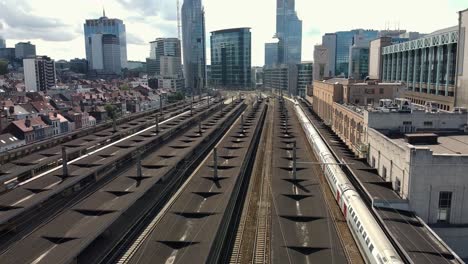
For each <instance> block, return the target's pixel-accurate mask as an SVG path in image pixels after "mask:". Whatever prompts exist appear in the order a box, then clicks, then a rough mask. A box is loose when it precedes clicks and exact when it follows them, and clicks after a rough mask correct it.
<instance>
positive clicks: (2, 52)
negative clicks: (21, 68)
mask: <svg viewBox="0 0 468 264" xmlns="http://www.w3.org/2000/svg"><path fill="white" fill-rule="evenodd" d="M0 59H5V60H7V61H13V60H14V59H15V48H1V49H0Z"/></svg>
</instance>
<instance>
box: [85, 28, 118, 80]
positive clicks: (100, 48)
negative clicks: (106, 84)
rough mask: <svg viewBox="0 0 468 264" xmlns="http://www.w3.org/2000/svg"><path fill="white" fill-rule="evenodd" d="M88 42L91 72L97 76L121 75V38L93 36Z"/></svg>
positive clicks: (107, 35) (102, 35)
mask: <svg viewBox="0 0 468 264" xmlns="http://www.w3.org/2000/svg"><path fill="white" fill-rule="evenodd" d="M88 41H89V44H90V47H89V54H88V55H89V57H88V60H89V68H90V70H92V71H95V72H96V73H97V74H120V73H121V71H122V65H121V63H122V60H121V54H120V52H121V51H122V49H121V46H120V39H119V37H117V36H116V35H112V34H92V35H90V36H89V37H88Z"/></svg>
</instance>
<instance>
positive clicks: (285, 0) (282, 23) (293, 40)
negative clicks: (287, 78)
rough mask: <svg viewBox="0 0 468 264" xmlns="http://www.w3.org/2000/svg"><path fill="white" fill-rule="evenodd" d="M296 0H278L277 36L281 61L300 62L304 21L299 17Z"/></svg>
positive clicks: (279, 59)
mask: <svg viewBox="0 0 468 264" xmlns="http://www.w3.org/2000/svg"><path fill="white" fill-rule="evenodd" d="M294 9H295V1H294V0H277V9H276V36H277V37H278V39H279V43H278V61H279V63H292V64H296V63H300V62H301V53H302V21H301V20H299V18H298V17H297V13H296V11H295V10H294Z"/></svg>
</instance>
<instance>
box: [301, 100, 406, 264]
mask: <svg viewBox="0 0 468 264" xmlns="http://www.w3.org/2000/svg"><path fill="white" fill-rule="evenodd" d="M294 103H295V108H296V114H297V116H298V118H299V121H300V123H301V126H302V127H303V129H304V131H305V133H306V135H307V140H308V141H309V143H310V144H311V145H312V148H313V150H314V152H315V154H316V156H317V158H318V159H319V162H320V163H322V165H321V167H322V170H323V171H324V173H325V176H326V177H325V178H326V179H327V181H328V184H329V186H330V189H331V190H332V192H333V194H334V196H335V199H336V201H337V203H338V204H339V206H340V208H341V211H342V213H343V215H344V216H345V218H346V222H347V223H348V226H349V229H350V230H351V233H352V234H353V236H354V240H355V241H356V243H357V245H358V246H359V249H360V251H361V254H362V255H363V257H364V258H365V261H366V262H367V263H376V264H385V263H392V264H400V263H403V261H402V259H401V258H400V256H399V255H398V253H397V252H396V250H395V248H394V247H393V245H392V244H391V243H390V241H389V240H388V238H387V236H386V235H385V234H384V232H383V231H382V229H381V228H380V226H379V225H378V223H377V222H376V220H375V219H374V217H373V215H372V214H371V213H370V211H369V209H368V208H367V206H366V205H365V203H364V201H363V200H362V199H361V197H360V196H359V194H358V193H357V191H356V189H355V188H354V187H353V185H352V184H351V182H350V181H349V180H348V178H347V177H346V175H345V174H344V172H343V171H342V170H341V168H340V167H339V166H338V165H337V163H338V162H337V160H336V159H335V158H334V157H333V155H332V153H331V152H330V150H329V149H328V147H327V146H326V144H325V142H323V140H322V138H321V137H320V135H319V134H318V132H317V131H316V130H315V128H314V127H313V125H312V124H311V122H310V120H309V119H308V118H307V116H306V115H305V114H304V112H303V110H302V108H301V107H300V106H299V104H298V103H297V101H295V102H294Z"/></svg>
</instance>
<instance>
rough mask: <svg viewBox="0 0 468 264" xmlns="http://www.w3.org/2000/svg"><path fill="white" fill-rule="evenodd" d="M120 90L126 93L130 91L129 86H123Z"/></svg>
mask: <svg viewBox="0 0 468 264" xmlns="http://www.w3.org/2000/svg"><path fill="white" fill-rule="evenodd" d="M120 90H122V91H128V90H130V86H128V84H123V85H122V86H120Z"/></svg>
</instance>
